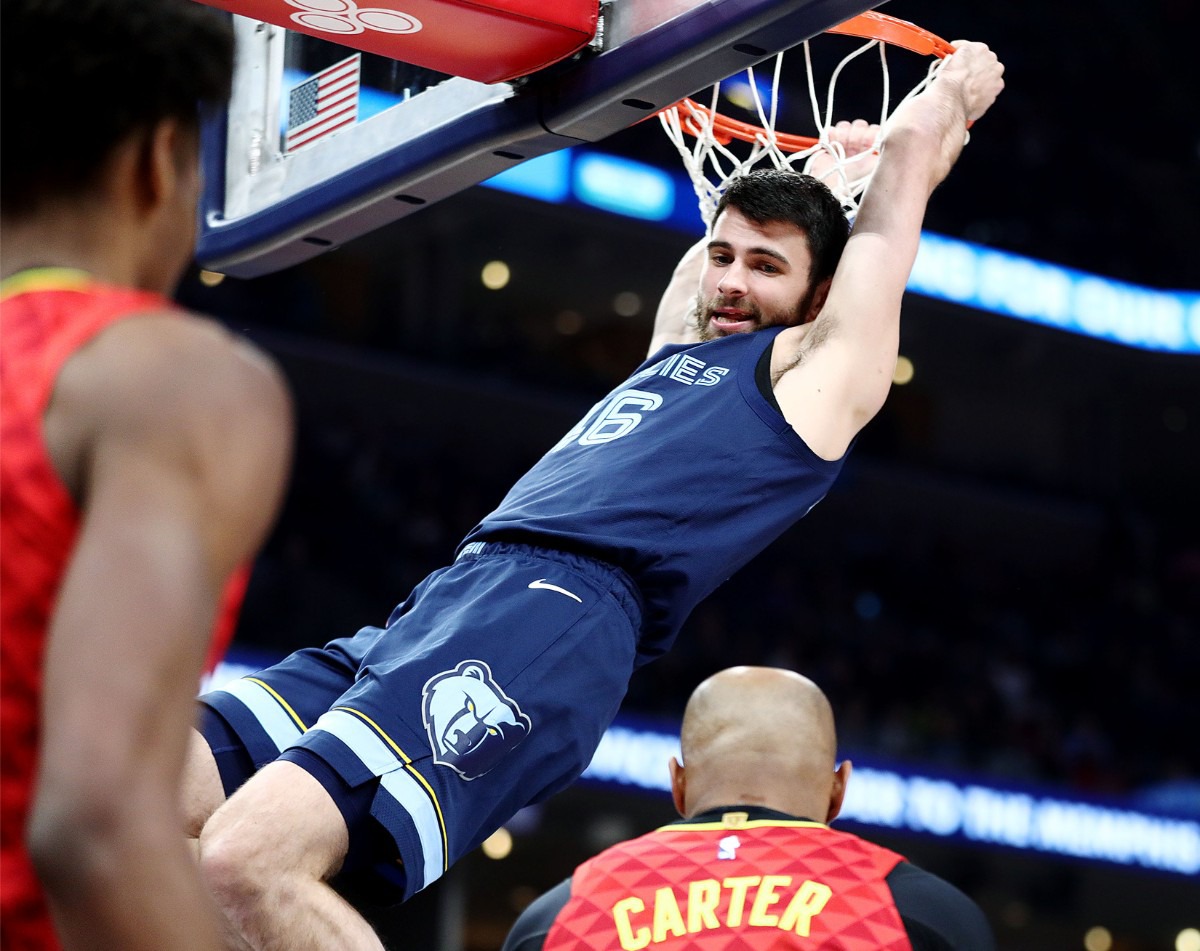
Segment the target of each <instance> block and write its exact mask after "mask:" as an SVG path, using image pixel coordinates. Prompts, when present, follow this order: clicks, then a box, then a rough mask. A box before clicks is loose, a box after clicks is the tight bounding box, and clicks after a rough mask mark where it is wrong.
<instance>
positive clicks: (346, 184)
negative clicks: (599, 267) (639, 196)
mask: <svg viewBox="0 0 1200 951" xmlns="http://www.w3.org/2000/svg"><path fill="white" fill-rule="evenodd" d="M878 3H879V0H613V2H612V3H608V4H603V5H601V7H600V16H599V21H598V29H597V32H596V36H595V37H594V38H593V41H592V43H591V45H590V46H589V47H588V48H586V49H584V50H582V51H581V52H579V53H576V54H574V55H573V56H571V57H569V58H567V59H565V60H563V61H562V62H559V63H556V64H554V65H552V66H549V67H546V68H544V69H541V70H539V71H537V72H535V73H533V74H531V75H529V76H526V77H523V78H519V79H515V80H512V81H508V82H495V83H483V82H478V81H475V80H471V79H466V78H463V77H461V76H448V75H445V74H441V73H437V72H434V71H432V70H431V69H429V68H428V67H425V66H412V65H409V64H405V63H400V62H398V61H396V60H393V59H390V58H387V57H383V56H379V55H377V54H373V53H370V52H359V51H358V50H356V49H351V48H348V47H346V46H341V45H338V44H335V43H331V42H329V41H327V40H323V39H316V38H314V37H313V36H311V35H307V34H305V33H299V32H294V31H291V30H286V29H283V28H282V27H279V26H274V25H270V24H266V23H262V22H259V21H255V20H251V19H248V18H245V17H241V16H234V18H233V19H234V28H235V34H236V37H237V45H238V65H237V73H236V76H235V79H234V92H233V97H232V99H231V102H230V105H229V108H228V110H227V112H226V113H225V114H224V115H222V116H220V117H218V118H217V119H216V120H214V121H212V122H210V123H209V124H208V126H207V127H206V129H205V135H204V144H203V149H204V161H205V170H206V182H205V192H204V196H203V199H202V207H201V223H200V237H199V242H198V247H197V258H198V260H199V261H200V262H201V263H202V264H203V265H204V266H205V267H207V268H210V269H212V270H216V271H220V272H222V273H226V274H231V275H234V276H238V277H253V276H257V275H260V274H266V273H270V272H272V271H276V270H280V269H282V268H285V267H288V266H290V265H293V264H297V263H299V262H301V261H304V260H307V259H308V258H311V257H314V256H316V255H318V254H320V253H322V252H323V251H325V250H327V249H329V248H331V247H335V246H337V245H339V244H342V243H344V242H346V241H349V240H351V239H353V238H355V237H358V236H359V235H363V234H366V233H367V232H369V231H372V230H374V229H376V228H379V227H382V226H384V225H386V224H389V223H390V222H393V221H396V220H398V219H400V218H403V217H405V216H406V215H408V214H411V213H412V212H414V211H416V210H418V209H420V208H421V207H423V206H425V205H428V204H430V203H432V202H436V201H438V200H440V199H442V198H446V197H448V196H450V195H452V194H455V193H457V192H459V191H462V190H463V189H465V188H467V187H469V186H471V185H474V184H477V183H479V182H481V181H484V180H486V179H488V178H491V177H492V176H493V175H496V174H498V173H500V172H503V171H505V170H506V169H509V168H511V167H513V166H514V165H516V164H519V163H520V162H522V161H524V160H526V159H530V158H534V157H536V156H538V155H544V154H546V153H548V152H553V151H555V150H558V149H562V148H567V147H569V146H572V145H577V144H580V143H583V142H597V141H600V140H602V139H604V138H606V137H607V136H609V135H612V134H613V133H615V132H618V131H620V130H622V129H625V128H628V127H629V126H631V125H633V124H634V123H636V122H638V121H640V120H642V119H644V118H646V117H648V116H650V115H652V114H653V113H654V112H655V111H657V110H658V109H661V108H663V107H664V106H667V105H670V104H671V103H672V102H675V101H676V100H678V99H680V98H682V97H683V96H686V95H691V94H693V93H695V92H696V91H697V90H699V89H701V88H703V87H705V86H707V85H709V84H711V83H713V82H715V81H717V80H720V79H722V78H724V77H726V76H729V75H732V74H734V73H736V72H738V71H739V70H742V69H744V68H745V67H746V66H749V65H752V64H754V63H757V62H761V61H762V60H763V59H765V58H767V57H769V56H771V55H773V54H775V53H777V52H779V51H780V50H784V49H789V48H791V47H793V46H795V45H797V44H799V43H801V42H802V41H803V40H805V39H807V38H809V37H811V36H814V35H816V34H817V33H820V32H822V31H823V30H825V29H826V28H827V27H829V26H832V25H833V24H835V23H838V22H841V21H842V20H845V19H847V18H849V17H851V16H854V15H855V14H857V13H860V12H862V11H863V10H866V9H870V8H871V7H874V6H877V5H878ZM351 6H353V5H351ZM318 103H320V104H318ZM331 103H332V104H333V105H330V104H331Z"/></svg>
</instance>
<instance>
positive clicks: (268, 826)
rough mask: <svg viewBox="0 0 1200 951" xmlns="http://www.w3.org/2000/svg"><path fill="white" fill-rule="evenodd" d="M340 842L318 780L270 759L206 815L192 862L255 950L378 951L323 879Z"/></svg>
mask: <svg viewBox="0 0 1200 951" xmlns="http://www.w3.org/2000/svg"><path fill="white" fill-rule="evenodd" d="M349 844H350V836H349V831H348V829H347V825H346V820H345V819H344V818H343V816H342V811H341V809H340V808H339V806H338V804H337V803H335V801H334V799H333V797H332V796H331V795H330V793H329V792H327V791H326V788H325V786H324V785H323V784H322V783H321V782H320V781H318V780H317V779H316V778H315V777H314V776H313V775H312V774H311V773H310V772H309V771H307V770H306V769H303V768H301V767H300V766H298V765H297V764H296V763H294V762H288V761H278V762H274V763H268V764H267V765H266V766H264V767H263V768H262V769H261V770H260V771H259V772H258V773H257V774H255V776H254V777H253V778H251V779H250V780H249V781H248V782H246V783H245V785H244V786H242V787H241V788H240V789H239V790H238V791H237V792H236V793H235V794H234V795H233V796H231V797H230V799H229V801H228V802H226V803H225V804H224V805H222V806H221V807H220V808H219V809H218V810H217V811H216V812H215V813H214V814H213V816H212V818H211V819H209V821H208V822H207V824H206V825H205V827H204V831H203V833H202V835H201V838H200V861H201V867H202V869H203V872H204V877H205V881H206V883H207V884H208V886H209V888H210V890H211V891H212V893H213V895H214V897H215V898H216V900H217V903H218V905H219V906H220V907H221V909H222V911H223V912H224V914H225V916H226V919H227V921H228V922H229V923H230V924H231V925H232V926H233V928H234V930H235V931H236V932H237V934H238V936H239V937H240V938H241V939H242V940H243V941H244V942H245V944H246V946H247V947H250V948H253V949H255V951H273V949H278V951H307V949H313V951H316V949H327V951H333V949H339V951H343V949H344V951H359V949H362V951H368V949H369V951H381V949H382V948H383V945H382V944H381V943H380V941H379V939H378V937H377V936H376V935H375V932H374V930H373V929H372V928H371V926H370V925H369V924H368V923H367V921H366V920H365V919H364V918H363V917H362V916H361V915H360V914H359V913H358V912H357V911H355V910H354V908H352V907H351V906H350V905H349V904H348V903H347V902H346V901H345V900H344V899H343V898H342V897H341V896H340V895H339V894H338V893H337V892H336V891H335V890H334V889H333V888H332V887H331V886H330V885H329V880H330V879H331V878H332V877H333V876H334V875H335V874H336V873H337V872H338V871H339V870H340V869H341V868H342V865H343V862H344V861H345V858H346V854H347V850H348V848H349Z"/></svg>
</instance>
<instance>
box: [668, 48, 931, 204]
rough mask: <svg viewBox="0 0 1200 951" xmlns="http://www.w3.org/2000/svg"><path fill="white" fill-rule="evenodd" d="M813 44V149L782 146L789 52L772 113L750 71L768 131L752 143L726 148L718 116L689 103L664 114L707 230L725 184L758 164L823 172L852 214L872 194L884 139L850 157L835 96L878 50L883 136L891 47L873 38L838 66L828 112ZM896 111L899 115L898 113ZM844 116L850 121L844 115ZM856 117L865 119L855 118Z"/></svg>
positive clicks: (809, 66)
mask: <svg viewBox="0 0 1200 951" xmlns="http://www.w3.org/2000/svg"><path fill="white" fill-rule="evenodd" d="M809 42H810V41H809V40H805V41H804V43H803V44H801V45H802V46H803V48H804V62H805V67H806V71H807V76H808V92H809V100H810V102H811V104H812V114H813V121H814V123H815V125H816V128H817V135H816V136H815V138H816V139H817V142H816V144H815V145H813V146H811V147H810V148H806V149H803V150H801V151H796V152H788V151H785V150H784V149H782V148H780V146H779V141H778V136H777V133H776V130H775V113H776V103H777V102H778V100H779V77H780V74H781V71H782V67H783V57H784V54H783V53H779V54H777V55H776V56H775V68H774V76H773V79H772V83H771V101H770V103H769V105H770V109H769V110H768V109H767V108H766V105H765V104H764V103H763V100H762V96H761V95H760V94H759V90H758V85H757V84H756V83H755V77H754V67H753V66H751V67H749V68H747V69H746V77H747V79H748V80H749V84H750V93H751V95H752V97H753V99H754V107H755V110H756V112H757V113H758V124H759V125H760V126H762V129H763V131H762V132H761V133H760V134H758V135H757V136H756V137H755V140H754V142H752V143H748V142H741V141H740V140H737V139H734V140H733V141H732V142H730V144H729V145H723V144H722V143H720V142H718V141H717V139H716V130H715V128H714V124H715V123H714V120H713V117H712V114H711V113H707V112H701V111H699V110H695V109H691V108H688V107H687V106H686V105H685V104H677V105H675V106H672V107H670V108H669V109H664V110H663V111H662V112H661V113H659V121H660V122H661V123H662V126H663V129H664V130H665V131H666V133H667V137H668V138H669V139H670V140H671V142H672V143H674V145H675V148H676V149H677V150H678V151H679V154H680V156H681V157H682V159H683V164H684V167H685V168H686V169H687V171H688V175H689V176H690V177H691V179H692V185H693V187H694V188H695V190H696V197H697V198H698V199H699V201H700V214H701V216H702V217H703V218H704V223H705V225H706V226H711V224H712V219H713V215H714V214H715V213H716V209H717V203H718V201H720V198H721V194H722V192H723V191H724V190H725V186H726V185H727V184H728V183H729V182H730V181H731V180H732V179H734V178H736V177H737V176H739V175H745V174H746V173H747V172H749V171H750V170H751V169H753V168H754V167H755V166H757V165H759V164H761V163H764V162H770V163H771V164H772V165H774V166H775V167H776V168H793V169H795V170H796V171H799V172H805V173H808V174H814V172H815V173H818V174H819V175H820V177H821V178H822V179H823V180H824V181H825V183H826V184H827V185H829V187H830V188H831V189H832V190H833V193H834V194H835V195H837V197H838V198H839V199H841V202H842V205H843V207H845V209H846V211H847V214H849V215H854V214H856V213H857V211H858V202H859V199H860V198H861V196H862V194H863V192H864V191H866V188H867V185H868V184H869V183H870V179H871V174H870V171H868V170H867V168H869V169H870V170H872V171H873V169H874V163H870V164H869V165H865V164H864V160H865V159H866V158H868V157H869V156H871V155H872V154H874V153H877V152H878V150H879V139H878V138H876V141H875V143H874V146H873V150H874V151H873V152H872V151H871V150H868V151H866V152H861V153H859V154H857V155H853V156H849V157H847V156H846V153H845V150H844V149H843V148H842V145H841V143H840V142H837V141H834V140H833V139H831V137H830V130H831V129H832V128H833V126H834V124H835V122H836V121H837V120H835V119H834V114H833V101H834V95H835V93H836V91H837V83H838V79H839V77H840V76H841V74H842V71H843V70H844V69H845V67H846V66H847V65H849V64H850V63H851V62H852V61H853V60H855V59H857V58H858V57H859V56H862V55H863V54H864V53H867V52H868V51H870V50H871V49H872V48H874V47H878V48H879V64H880V69H881V71H882V79H883V104H882V107H881V109H880V115H879V119H878V123H879V126H880V134H882V129H883V126H884V124H885V123H886V122H887V119H888V116H889V115H890V113H889V112H888V108H887V106H888V101H889V98H890V95H889V94H890V77H889V74H888V65H887V44H886V43H884V42H881V41H880V40H869V41H867V42H865V43H863V44H862V45H861V46H859V47H858V48H857V49H856V50H854V51H853V52H852V53H850V54H848V55H847V56H845V57H844V58H843V59H842V60H841V62H840V63H838V65H837V67H836V68H835V69H834V71H833V73H832V75H831V76H830V79H829V88H828V90H827V92H826V96H825V108H824V111H822V109H821V105H820V103H819V101H818V94H817V83H816V80H815V79H814V75H813V61H812V52H811V50H810V49H809ZM941 64H942V60H940V59H938V58H936V57H934V58H933V60H932V62H931V63H930V66H929V70H928V71H927V72H926V74H925V76H924V78H923V79H922V80H921V81H920V82H919V83H917V85H916V86H915V87H913V89H912V90H911V91H910V92H909V93H908V95H907V96H905V97H904V99H902V100H901V102H904V101H906V100H908V99H911V98H912V97H913V96H915V95H917V94H918V93H919V92H921V91H922V90H923V89H925V87H926V86H928V85H929V83H930V81H931V80H932V79H933V77H934V75H935V74H936V73H937V70H938V69H939V68H940V67H941ZM720 94H721V84H720V83H717V84H716V85H715V86H713V87H712V94H711V101H710V102H709V108H710V109H711V110H712V112H713V113H715V112H716V111H717V100H718V98H719V97H720ZM899 106H900V103H897V104H896V107H897V108H899ZM684 109H686V110H687V112H688V115H687V116H686V117H685V116H681V115H680V112H681V111H682V110H684ZM892 112H895V109H893V110H892ZM841 118H843V119H844V118H849V117H846V116H842V117H841ZM853 118H859V117H857V116H855V117H853ZM862 118H866V117H862ZM686 120H690V126H691V128H692V130H693V131H692V133H689V132H688V131H685V130H684V122H685V121H686ZM735 148H737V149H738V150H739V151H743V152H746V154H745V155H742V156H739V155H738V154H737V152H735V151H734V149H735Z"/></svg>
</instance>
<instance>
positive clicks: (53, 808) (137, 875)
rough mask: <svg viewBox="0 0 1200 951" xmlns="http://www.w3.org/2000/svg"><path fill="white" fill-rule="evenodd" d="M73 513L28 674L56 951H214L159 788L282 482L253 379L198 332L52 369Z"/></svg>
mask: <svg viewBox="0 0 1200 951" xmlns="http://www.w3.org/2000/svg"><path fill="white" fill-rule="evenodd" d="M46 428H47V439H48V442H49V444H50V445H51V447H52V452H53V448H54V447H55V446H56V445H57V446H65V447H71V448H69V449H68V450H66V451H65V452H63V453H62V454H61V455H59V456H56V458H55V462H56V465H57V466H58V467H59V470H60V474H61V475H62V476H63V478H64V481H65V482H66V483H67V484H68V486H69V487H70V488H71V489H72V491H73V494H74V495H75V497H76V499H77V501H78V502H79V504H80V507H81V510H82V523H81V528H80V534H79V537H78V539H77V545H76V548H75V551H74V554H73V556H72V560H71V563H70V565H69V567H68V570H67V572H66V575H65V577H64V580H63V584H62V587H61V590H60V593H59V599H58V603H57V606H56V609H55V613H54V617H53V619H52V623H51V628H50V633H49V643H48V646H47V650H46V658H45V682H44V695H43V731H42V747H41V754H40V757H41V758H40V775H39V781H38V791H37V795H36V800H35V803H34V808H33V811H32V815H31V821H30V830H29V841H30V848H31V852H32V854H33V856H34V860H35V863H36V865H37V868H38V872H39V874H40V875H41V877H42V879H43V882H44V884H45V886H46V889H47V894H48V897H49V899H50V904H51V908H52V910H53V912H54V916H55V919H56V923H57V925H58V927H59V930H60V934H61V937H62V940H63V943H64V946H65V947H66V948H68V949H82V948H87V949H89V951H102V949H104V951H106V949H113V951H117V949H120V951H133V949H156V951H161V949H163V948H184V947H187V948H195V949H199V948H208V947H212V948H216V947H218V946H219V944H218V940H217V931H216V925H215V923H216V917H215V912H214V911H213V910H212V908H211V906H210V904H209V899H208V896H207V894H206V892H205V891H204V889H203V887H202V885H201V881H200V877H199V873H198V871H197V869H196V868H195V865H194V861H193V860H192V858H191V855H190V853H189V852H188V850H187V848H186V846H185V840H184V837H183V835H182V834H181V829H182V825H181V819H180V816H179V806H178V801H179V799H178V785H179V778H180V772H181V769H182V764H183V758H184V750H185V746H186V740H187V737H188V734H189V727H190V726H191V723H192V718H193V715H194V698H195V693H196V690H197V687H198V680H199V675H200V672H201V668H202V666H203V662H204V658H205V652H206V649H207V647H208V644H209V640H210V636H211V631H212V626H213V620H214V616H215V613H216V608H217V604H218V600H219V597H220V593H221V590H222V587H223V585H224V582H225V581H226V579H227V577H228V576H229V575H230V573H231V572H232V571H233V570H234V568H235V567H236V566H237V565H239V564H241V563H242V562H244V561H245V560H247V559H248V558H250V557H251V556H252V555H253V553H254V552H255V551H256V550H257V549H258V547H259V545H260V543H261V541H262V539H263V538H264V536H265V534H266V531H267V529H268V526H269V525H270V524H271V522H272V521H273V519H274V516H275V513H276V511H277V509H278V506H279V502H280V498H281V494H282V490H283V486H284V482H285V478H286V472H287V471H288V468H289V466H290V452H291V434H292V418H291V407H290V402H289V399H288V396H287V394H286V390H285V387H284V385H283V383H282V381H281V379H280V377H279V375H278V373H277V371H276V370H275V369H274V368H273V366H272V365H271V364H269V363H268V362H267V360H266V359H265V358H264V357H262V356H260V355H258V354H257V353H256V352H255V351H252V350H251V349H250V348H249V347H248V346H247V345H244V344H241V343H239V342H237V341H235V340H234V338H232V337H231V336H230V335H228V334H227V333H225V332H224V331H223V330H220V329H219V328H218V327H216V325H213V324H209V323H207V322H201V321H189V320H183V319H180V318H178V317H174V316H172V317H166V316H147V317H144V318H131V319H129V320H125V321H121V322H120V323H118V324H115V325H113V326H112V327H110V328H108V329H107V330H105V331H104V332H102V333H101V334H100V335H99V336H98V337H97V338H96V339H95V340H94V341H92V342H91V343H90V344H89V345H88V346H87V347H86V348H84V349H83V350H81V351H80V352H79V353H78V354H76V355H75V356H74V357H72V358H71V360H70V361H68V363H67V365H66V366H65V367H64V369H63V371H62V373H61V374H60V376H59V379H58V381H57V384H56V388H55V393H54V397H53V400H52V402H51V405H50V408H49V409H48V411H47V414H46Z"/></svg>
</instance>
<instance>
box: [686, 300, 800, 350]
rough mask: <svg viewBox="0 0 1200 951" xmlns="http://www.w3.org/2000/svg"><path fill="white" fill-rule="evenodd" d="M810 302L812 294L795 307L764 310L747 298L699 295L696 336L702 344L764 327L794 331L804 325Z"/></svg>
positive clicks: (694, 310) (695, 310)
mask: <svg viewBox="0 0 1200 951" xmlns="http://www.w3.org/2000/svg"><path fill="white" fill-rule="evenodd" d="M811 298H812V294H811V293H809V294H807V295H805V298H804V299H803V300H801V301H798V302H797V303H796V305H795V306H794V307H787V308H769V309H765V308H762V307H760V306H759V305H758V304H756V303H755V302H754V301H751V300H747V299H746V298H745V297H738V298H730V297H722V296H716V297H705V296H704V292H703V291H699V292H697V294H696V306H695V307H694V308H693V315H694V316H693V319H694V321H695V328H696V332H697V333H698V335H699V337H700V339H701V340H716V339H717V338H718V337H728V336H730V335H731V334H735V333H749V332H750V331H754V330H762V329H763V328H764V327H779V326H784V327H794V326H795V325H797V324H802V323H804V316H803V315H804V314H805V313H807V311H808V304H809V303H810V301H811ZM722 324H727V325H728V326H729V328H730V329H728V330H725V329H722Z"/></svg>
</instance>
